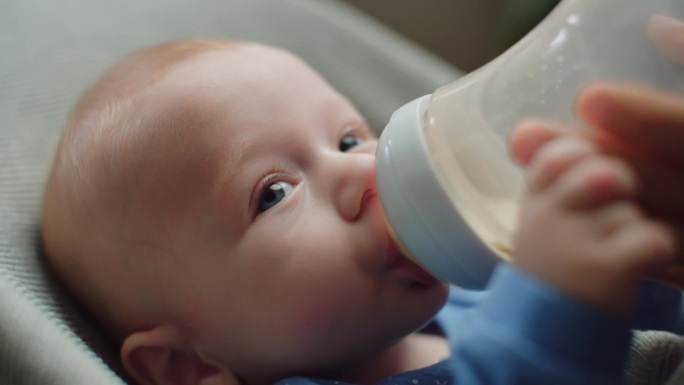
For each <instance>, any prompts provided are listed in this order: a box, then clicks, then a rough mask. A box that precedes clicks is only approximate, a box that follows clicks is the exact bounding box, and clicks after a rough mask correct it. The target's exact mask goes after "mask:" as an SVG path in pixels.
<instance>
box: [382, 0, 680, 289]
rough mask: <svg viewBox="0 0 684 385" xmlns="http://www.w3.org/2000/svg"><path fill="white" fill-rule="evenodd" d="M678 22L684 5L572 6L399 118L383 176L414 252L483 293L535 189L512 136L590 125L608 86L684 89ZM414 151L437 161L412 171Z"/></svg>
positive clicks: (401, 232)
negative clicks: (579, 113)
mask: <svg viewBox="0 0 684 385" xmlns="http://www.w3.org/2000/svg"><path fill="white" fill-rule="evenodd" d="M672 19H675V20H684V1H682V0H648V1H645V0H563V1H562V2H561V3H560V4H559V5H558V6H557V7H556V9H554V11H553V12H552V13H551V14H550V15H549V16H548V17H547V18H546V19H545V20H544V21H543V22H542V23H540V24H539V25H538V26H537V27H536V28H535V29H534V30H533V31H532V32H531V33H530V34H528V35H527V36H526V37H525V38H523V39H522V40H521V41H520V42H518V43H517V44H516V45H515V46H513V47H512V48H511V49H509V50H508V51H506V52H505V53H504V54H502V55H501V56H499V57H498V58H496V59H495V60H494V61H492V62H490V63H488V64H487V65H485V66H484V67H482V68H481V69H479V70H477V71H475V72H473V73H471V74H468V75H467V76H465V77H463V78H461V79H459V80H457V81H456V82H454V83H451V84H448V85H446V86H443V87H441V88H439V89H437V90H436V91H435V92H434V93H433V94H432V95H431V96H426V97H424V98H421V102H420V103H413V104H411V103H409V105H410V108H408V110H410V111H406V110H405V111H403V112H402V113H396V114H395V115H396V116H393V117H392V119H391V120H390V123H389V124H388V126H387V128H386V129H385V131H384V132H383V134H382V136H381V140H380V145H379V149H378V160H377V164H376V166H377V167H376V168H377V174H378V190H379V193H380V198H381V201H382V202H383V207H384V209H385V212H386V215H387V217H388V221H389V224H390V226H391V227H392V228H393V230H394V232H395V234H396V236H397V238H398V239H399V242H400V243H401V244H403V246H404V248H405V249H406V250H408V252H409V253H410V254H411V255H412V256H413V257H414V258H415V259H416V260H417V261H418V262H419V263H420V264H422V265H423V266H424V267H426V268H427V269H428V270H429V271H431V272H433V274H435V275H436V276H438V277H439V278H442V279H444V280H447V281H451V282H453V283H456V284H459V285H462V286H465V287H471V288H480V287H482V286H483V285H484V284H485V283H486V281H487V279H488V274H489V273H490V272H491V269H492V268H493V266H494V265H495V264H496V263H497V261H498V260H500V259H507V258H510V253H511V249H512V245H511V237H512V234H513V231H514V228H515V223H516V214H517V210H518V208H517V206H518V201H519V197H520V194H521V192H522V191H523V188H524V172H523V170H522V169H521V168H520V167H518V166H517V165H516V164H515V163H514V162H513V161H512V160H511V159H510V157H509V155H508V152H507V145H506V142H507V138H508V135H509V133H510V130H511V129H512V128H513V126H514V125H515V123H516V122H518V121H520V120H521V119H523V118H526V117H532V116H535V117H542V118H547V119H552V120H556V121H562V122H565V123H573V124H581V123H580V122H577V121H576V118H575V116H574V113H573V101H574V99H575V97H576V96H577V94H578V92H579V91H580V90H581V89H582V88H583V87H585V86H586V85H587V84H588V83H590V82H592V81H594V80H598V79H601V80H620V81H628V82H638V83H645V84H649V85H652V86H655V87H658V88H661V89H669V90H673V91H675V92H682V91H684V30H682V28H681V26H680V27H678V28H679V29H677V28H674V27H673V25H674V24H673V23H672ZM678 55H679V56H681V58H682V60H679V61H678V59H680V58H678ZM407 106H408V105H407ZM398 112H399V111H398ZM411 114H415V115H417V116H411ZM400 120H401V122H400ZM406 121H410V124H408V123H406ZM394 126H396V127H394ZM402 136H404V137H407V138H409V137H410V138H411V139H410V140H406V139H403V140H400V137H402ZM399 144H401V145H399ZM410 146H413V147H415V148H409V147H410ZM403 154H406V156H409V157H411V158H412V159H422V158H425V161H424V162H423V161H416V162H417V164H419V166H418V165H416V166H407V165H408V164H409V163H408V161H402V160H400V158H401V157H402V156H403ZM397 167H400V168H399V170H401V172H399V171H397ZM392 169H394V171H389V170H392ZM411 170H413V171H411ZM428 176H429V177H428ZM397 179H403V180H404V181H403V182H401V183H399V182H397ZM412 181H418V182H412ZM432 184H434V186H433V185H432ZM412 190H416V191H412ZM418 190H421V192H418ZM399 194H401V195H402V197H401V198H396V199H395V198H394V197H393V196H398V195H399ZM425 200H430V201H431V202H429V204H428V203H427V202H424V201H425ZM402 205H404V206H410V207H411V209H410V210H406V207H400V206H402ZM439 206H441V208H439ZM447 206H450V207H447ZM442 217H448V218H442ZM451 217H458V218H457V219H454V218H451ZM411 221H414V222H416V224H412V225H407V222H411ZM432 222H439V225H435V224H434V223H432ZM445 227H446V228H445ZM416 234H419V235H416ZM447 237H451V238H452V239H451V240H448V239H446V238H447ZM430 242H432V243H436V244H439V247H437V248H434V247H432V246H430V245H428V244H429V243H430ZM436 259H438V260H440V261H439V262H435V260H436ZM449 261H450V262H449ZM450 263H451V264H450Z"/></svg>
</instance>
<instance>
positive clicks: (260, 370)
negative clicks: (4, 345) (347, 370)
mask: <svg viewBox="0 0 684 385" xmlns="http://www.w3.org/2000/svg"><path fill="white" fill-rule="evenodd" d="M139 107H140V109H141V110H142V111H145V114H146V115H147V118H145V119H149V117H154V119H156V125H157V126H158V127H162V128H161V129H169V128H168V127H173V128H172V129H169V133H168V135H169V136H170V137H173V139H172V140H169V141H168V142H166V141H164V142H162V143H160V144H159V148H156V149H151V151H152V153H153V154H157V155H150V156H156V157H159V156H161V157H168V161H164V162H162V164H166V166H165V167H164V168H162V169H160V170H158V173H152V174H151V175H148V176H147V177H148V178H152V179H151V181H152V182H150V185H154V183H155V181H158V182H160V183H159V184H160V186H159V189H160V190H161V189H164V190H168V191H169V193H168V194H166V195H164V194H162V195H164V196H167V197H171V198H168V202H164V199H161V201H162V204H163V205H165V206H164V207H165V210H164V212H165V214H164V215H162V217H164V219H163V222H164V223H163V224H161V223H160V224H159V228H160V229H161V228H166V227H167V226H172V227H173V231H172V232H171V233H169V234H167V235H165V236H168V240H167V241H166V243H167V245H168V246H169V248H170V249H173V250H180V251H181V252H180V257H177V258H175V259H174V260H173V261H169V262H168V263H165V266H164V267H163V269H164V271H165V274H164V275H163V276H164V277H165V278H160V279H167V280H171V281H169V282H166V283H160V282H155V285H160V287H164V291H165V292H164V294H163V295H164V296H165V299H164V300H165V301H169V302H168V303H172V302H179V301H182V302H183V303H184V304H185V305H184V311H183V314H184V321H183V322H184V323H185V325H184V327H185V328H186V330H187V332H188V333H189V335H191V336H192V338H193V339H194V341H195V342H194V343H195V344H196V346H199V347H201V348H200V349H199V350H200V351H201V352H202V353H201V355H203V356H204V357H205V358H206V359H208V360H210V361H212V362H219V363H225V364H226V365H228V366H230V367H231V368H230V369H231V370H233V371H235V372H237V373H238V374H239V375H241V376H244V377H246V378H260V376H264V375H266V374H265V373H268V372H269V371H270V372H271V373H270V374H268V375H275V376H284V375H292V374H303V373H326V371H334V370H339V369H342V368H344V366H345V365H350V366H351V365H354V364H357V363H358V362H357V361H358V360H363V359H367V358H369V357H371V356H372V355H374V354H377V353H378V352H379V351H380V350H381V349H384V348H386V347H387V346H388V345H389V344H392V343H394V342H396V341H397V340H398V339H399V338H401V337H402V336H404V335H405V334H407V333H410V332H412V331H414V330H416V328H418V327H420V326H421V325H423V324H424V323H425V322H427V321H428V320H429V319H430V318H431V317H432V316H433V315H434V313H435V312H436V311H437V310H438V309H439V308H440V307H441V306H442V304H443V302H444V300H445V298H446V295H447V287H446V286H445V285H444V284H442V283H439V282H437V281H436V280H434V279H433V278H431V277H429V276H428V275H427V274H426V273H424V272H423V271H422V270H420V269H418V268H417V267H416V266H415V265H414V264H412V263H410V262H408V260H407V259H405V258H404V257H403V256H402V255H401V254H400V253H399V252H398V251H397V248H396V247H395V246H394V245H393V243H392V242H391V241H390V239H389V237H388V235H387V230H386V228H385V224H384V220H383V214H382V210H381V205H380V202H379V200H378V196H377V194H376V188H375V180H374V160H375V155H374V153H375V149H376V139H375V138H374V137H373V135H372V133H371V132H370V130H369V128H368V126H367V125H366V123H365V122H364V120H363V118H362V117H361V116H360V115H359V113H358V112H357V111H356V110H355V109H354V107H353V106H352V105H351V104H350V103H349V101H348V100H346V99H345V98H343V97H341V96H340V95H339V94H338V93H337V92H335V91H334V90H333V89H332V88H331V87H330V86H329V85H328V84H327V83H325V82H324V81H323V80H322V79H321V78H320V77H319V76H318V75H317V74H316V73H314V72H313V71H312V70H311V69H309V68H308V67H307V66H305V65H304V64H303V63H301V62H300V61H299V60H298V59H295V58H293V57H292V56H290V55H288V54H285V53H283V52H279V51H275V50H271V49H267V48H264V47H249V48H245V49H243V50H238V51H236V52H208V53H205V54H201V55H200V56H198V57H196V58H193V59H190V60H189V61H187V62H184V63H182V64H180V65H178V67H177V68H175V69H174V70H173V71H172V72H171V73H170V74H169V75H168V76H167V77H166V78H165V79H164V80H163V81H162V82H161V84H159V85H158V86H157V87H154V88H153V90H152V91H151V93H150V94H149V95H147V96H146V97H145V98H144V99H143V103H142V104H141V105H140V106H139ZM164 127H167V128H164ZM142 199H154V200H155V201H154V202H152V201H150V202H148V203H149V206H150V207H151V206H155V205H157V206H158V205H159V204H160V199H159V198H158V194H156V193H151V194H149V196H148V197H147V198H145V197H143V198H142ZM145 206H146V204H144V203H143V204H141V207H145ZM170 234H172V235H170ZM156 268H159V267H156ZM269 379H270V378H269Z"/></svg>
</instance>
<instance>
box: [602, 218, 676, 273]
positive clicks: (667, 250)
mask: <svg viewBox="0 0 684 385" xmlns="http://www.w3.org/2000/svg"><path fill="white" fill-rule="evenodd" d="M606 247H607V250H609V251H608V252H607V256H609V257H610V258H614V259H616V261H615V262H616V263H617V264H618V265H619V266H629V269H630V270H631V271H632V272H633V274H634V275H635V276H640V277H643V276H646V275H654V274H662V272H663V271H664V270H665V269H667V267H668V266H669V265H670V264H672V263H673V261H674V257H675V248H676V240H675V236H674V234H673V233H672V231H671V230H670V229H669V228H668V227H666V226H664V225H663V224H661V223H660V222H656V221H650V220H643V221H632V222H630V223H628V224H627V225H625V226H624V227H623V228H621V229H619V230H618V231H616V232H615V233H614V234H613V236H612V237H611V239H610V242H608V243H607V244H606Z"/></svg>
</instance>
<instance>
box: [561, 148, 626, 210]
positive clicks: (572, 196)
mask: <svg viewBox="0 0 684 385" xmlns="http://www.w3.org/2000/svg"><path fill="white" fill-rule="evenodd" d="M550 192H551V193H552V194H555V195H556V197H557V199H558V200H559V202H560V204H561V205H563V206H564V207H567V208H570V209H589V208H596V207H598V206H600V205H606V204H609V203H614V202H616V201H620V200H626V199H629V198H632V197H633V196H634V195H635V194H636V183H635V179H634V176H633V175H632V173H631V171H630V170H629V169H628V168H627V166H626V164H624V163H622V162H621V161H619V160H617V159H615V158H610V157H607V156H602V155H595V156H591V157H586V158H585V159H583V160H581V161H580V162H577V163H576V164H575V165H574V166H573V167H571V168H569V169H568V170H567V171H566V172H565V173H564V174H563V175H561V176H559V177H558V179H557V181H556V183H555V184H554V185H553V186H552V187H551V188H550Z"/></svg>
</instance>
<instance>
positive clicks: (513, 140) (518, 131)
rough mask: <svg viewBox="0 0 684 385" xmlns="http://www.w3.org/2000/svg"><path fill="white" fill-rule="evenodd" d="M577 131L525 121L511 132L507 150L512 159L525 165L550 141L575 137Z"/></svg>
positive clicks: (541, 122)
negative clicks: (564, 136) (568, 136)
mask: <svg viewBox="0 0 684 385" xmlns="http://www.w3.org/2000/svg"><path fill="white" fill-rule="evenodd" d="M576 131H577V130H576V129H572V128H570V127H565V126H561V125H559V124H556V123H554V122H550V121H545V120H540V119H527V120H524V121H522V122H520V123H518V124H517V125H516V126H515V127H514V128H513V131H512V132H511V136H510V138H509V148H510V151H511V155H512V156H513V158H514V159H515V160H516V161H517V162H518V163H520V164H522V165H527V164H528V163H529V162H530V160H531V159H532V158H533V157H534V155H535V154H536V153H537V150H539V148H541V147H542V146H543V145H544V144H546V143H547V142H549V141H550V140H552V139H555V138H557V137H559V136H562V135H577V132H576Z"/></svg>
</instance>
